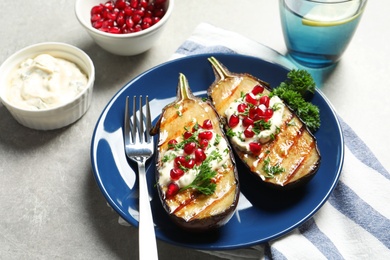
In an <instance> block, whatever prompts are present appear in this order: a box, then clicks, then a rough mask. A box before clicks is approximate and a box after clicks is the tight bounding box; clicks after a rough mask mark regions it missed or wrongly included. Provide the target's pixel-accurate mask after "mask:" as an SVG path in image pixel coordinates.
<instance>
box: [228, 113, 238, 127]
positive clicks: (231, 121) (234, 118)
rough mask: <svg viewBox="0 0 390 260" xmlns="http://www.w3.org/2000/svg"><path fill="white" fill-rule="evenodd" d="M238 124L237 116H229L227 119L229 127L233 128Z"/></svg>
mask: <svg viewBox="0 0 390 260" xmlns="http://www.w3.org/2000/svg"><path fill="white" fill-rule="evenodd" d="M239 122H240V119H239V117H238V116H237V115H231V117H230V118H229V127H230V128H234V127H236V126H237V125H238V123H239Z"/></svg>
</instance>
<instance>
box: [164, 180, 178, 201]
mask: <svg viewBox="0 0 390 260" xmlns="http://www.w3.org/2000/svg"><path fill="white" fill-rule="evenodd" d="M179 190H180V188H179V185H177V184H176V183H174V182H171V183H169V184H168V187H167V191H166V193H165V197H166V198H167V199H171V198H172V197H173V196H175V195H176V194H177V193H178V192H179Z"/></svg>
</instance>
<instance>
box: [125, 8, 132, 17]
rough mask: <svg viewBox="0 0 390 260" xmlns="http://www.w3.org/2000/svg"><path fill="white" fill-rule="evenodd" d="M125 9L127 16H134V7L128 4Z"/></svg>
mask: <svg viewBox="0 0 390 260" xmlns="http://www.w3.org/2000/svg"><path fill="white" fill-rule="evenodd" d="M124 11H125V14H126V15H127V16H132V15H133V8H131V7H130V6H126V8H125V9H124Z"/></svg>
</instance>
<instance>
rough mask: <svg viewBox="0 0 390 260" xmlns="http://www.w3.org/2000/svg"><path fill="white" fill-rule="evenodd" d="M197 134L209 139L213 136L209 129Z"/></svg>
mask: <svg viewBox="0 0 390 260" xmlns="http://www.w3.org/2000/svg"><path fill="white" fill-rule="evenodd" d="M198 136H199V138H200V139H206V140H211V138H213V132H211V131H204V132H200V133H199V135H198Z"/></svg>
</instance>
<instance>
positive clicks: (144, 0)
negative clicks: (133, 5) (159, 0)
mask: <svg viewBox="0 0 390 260" xmlns="http://www.w3.org/2000/svg"><path fill="white" fill-rule="evenodd" d="M139 5H140V6H142V7H143V8H147V7H148V5H149V4H148V1H146V0H141V1H140V2H139Z"/></svg>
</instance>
